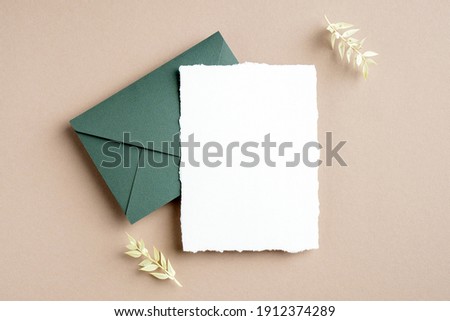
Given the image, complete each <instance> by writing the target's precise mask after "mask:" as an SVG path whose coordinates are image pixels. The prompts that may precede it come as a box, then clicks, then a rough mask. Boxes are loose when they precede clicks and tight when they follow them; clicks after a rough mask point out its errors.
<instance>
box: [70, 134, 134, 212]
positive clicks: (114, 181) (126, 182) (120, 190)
mask: <svg viewBox="0 0 450 321" xmlns="http://www.w3.org/2000/svg"><path fill="white" fill-rule="evenodd" d="M77 135H78V137H79V138H80V140H81V142H82V143H83V145H84V147H85V148H86V151H87V152H88V153H89V156H90V157H91V159H92V161H93V163H94V164H95V167H97V170H98V171H99V172H100V174H101V175H102V177H103V179H104V180H105V182H106V184H107V185H108V187H109V189H110V190H111V193H112V194H113V195H114V197H115V198H116V200H117V202H118V203H119V205H120V207H121V208H122V210H123V211H124V212H125V211H126V209H127V207H128V201H129V199H130V193H131V189H132V186H133V181H134V177H135V175H136V169H137V165H138V159H139V149H137V148H136V147H133V146H130V145H125V144H121V143H117V142H111V141H108V140H105V139H103V138H98V137H95V136H91V135H85V134H82V133H77ZM105 143H108V144H109V147H108V149H109V150H110V152H111V153H115V154H116V155H117V156H120V159H121V160H125V159H126V158H127V159H128V160H127V161H126V162H127V164H123V163H122V164H117V163H114V162H115V160H117V159H119V157H117V158H111V159H108V160H107V159H105V155H104V153H103V152H102V148H103V146H104V144H105ZM104 161H106V162H107V163H104ZM125 165H126V166H125Z"/></svg>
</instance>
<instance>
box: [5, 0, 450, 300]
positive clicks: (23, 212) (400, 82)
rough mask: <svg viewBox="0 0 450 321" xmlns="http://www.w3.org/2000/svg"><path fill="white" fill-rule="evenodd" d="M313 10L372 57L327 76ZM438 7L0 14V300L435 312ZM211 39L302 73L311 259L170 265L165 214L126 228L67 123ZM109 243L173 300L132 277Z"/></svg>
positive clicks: (108, 7) (138, 8)
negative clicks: (298, 304) (307, 85)
mask: <svg viewBox="0 0 450 321" xmlns="http://www.w3.org/2000/svg"><path fill="white" fill-rule="evenodd" d="M324 13H326V14H327V15H328V16H329V18H330V19H332V20H333V21H337V20H343V21H348V22H352V23H354V24H355V25H356V26H358V27H359V28H361V31H360V34H359V35H360V37H362V36H367V37H368V39H367V41H366V44H365V48H366V49H370V50H374V51H377V52H379V53H380V56H379V58H378V59H377V60H378V62H379V65H378V66H375V67H373V68H372V69H371V74H370V77H369V80H368V81H366V82H365V81H364V80H363V79H362V77H361V76H360V75H359V74H357V73H355V72H354V71H353V70H352V69H351V68H349V67H347V66H346V65H345V64H343V63H342V62H340V61H339V59H338V58H337V57H338V56H337V52H333V51H331V50H330V47H329V44H328V35H327V34H326V33H325V32H324V31H323V30H324V27H325V21H324V19H323V14H324ZM449 13H450V3H449V2H448V1H425V0H423V1H408V2H399V1H387V0H383V1H372V2H369V1H356V0H355V1H286V0H283V1H256V0H255V1H240V0H239V1H229V0H227V1H225V0H223V1H189V2H188V1H130V0H129V1H96V2H94V1H40V2H38V1H13V0H11V1H6V0H1V1H0V63H1V66H0V67H1V73H0V106H1V110H0V111H1V114H0V115H1V116H0V117H1V126H0V133H1V137H2V139H1V140H0V147H1V150H2V155H1V160H0V165H1V168H0V175H1V176H0V195H1V202H0V213H1V215H2V216H1V220H0V231H1V233H0V248H1V249H0V260H1V261H0V299H56V300H62V299H75V300H78V299H93V300H97V299H104V300H112V299H115V300H116V299H117V300H122V299H134V300H160V299H161V300H162V299H169V300H178V299H193V300H196V299H204V300H208V299H244V300H246V299H255V300H260V299H262V300H270V299H293V300H304V299H376V300H378V299H439V300H440V299H450V274H449V271H450V193H449V192H450V173H449V159H450V149H449V140H450V129H449V128H450V126H449V123H450V108H449V100H450V91H449V84H450V77H449V70H450V60H449V56H450V55H449V54H450V50H449V49H450V43H449V39H450V29H449V28H448V27H449V22H448V16H449ZM217 30H220V31H221V32H222V34H223V36H224V37H225V39H226V40H227V42H228V44H229V45H230V47H231V48H232V49H233V51H234V53H235V54H236V56H237V57H238V59H239V60H240V61H241V62H244V61H254V62H266V63H272V64H315V65H316V67H317V71H318V105H319V112H320V120H319V131H320V133H319V135H320V139H321V141H323V140H324V137H325V132H326V131H333V133H334V137H335V139H336V140H347V141H348V143H347V145H346V146H345V147H344V149H343V150H342V151H343V153H342V155H343V156H344V158H345V159H346V160H347V162H348V164H349V166H348V167H346V168H344V167H339V166H334V167H328V168H326V167H321V168H320V184H321V185H320V202H321V214H320V249H319V250H315V251H310V252H306V253H302V254H295V255H292V254H285V253H281V252H263V253H226V254H218V253H202V254H184V253H182V251H181V241H180V225H179V201H174V202H173V203H171V204H169V205H167V206H165V207H163V208H161V209H159V210H158V211H156V212H155V213H153V214H152V215H150V216H148V217H146V218H145V219H143V220H142V221H140V222H138V223H137V224H135V225H133V226H131V225H130V224H129V223H128V222H127V220H126V219H125V217H124V215H123V214H122V213H121V211H120V208H119V206H118V205H117V204H116V203H115V201H114V199H113V197H112V196H111V194H110V192H109V191H108V189H107V187H106V185H105V184H104V183H103V181H102V180H101V178H100V176H99V174H98V173H97V172H96V170H95V167H94V166H93V164H92V163H91V162H90V159H89V157H88V155H87V153H86V152H85V151H84V150H83V148H82V146H81V144H80V142H79V141H78V140H77V139H76V136H75V135H74V133H73V132H72V130H71V129H70V128H69V124H68V121H69V120H70V119H71V118H73V117H74V116H76V115H78V114H80V113H81V112H83V111H85V110H87V109H88V108H90V107H91V106H93V105H94V104H96V103H98V102H100V101H102V100H103V99H105V98H107V97H108V96H110V95H111V94H113V93H114V92H116V91H118V90H120V89H121V88H123V87H124V86H126V85H127V84H129V83H130V82H132V81H134V80H136V79H138V78H139V77H141V76H143V75H144V74H146V73H148V72H150V71H151V70H153V69H154V68H156V67H157V66H159V65H160V64H162V63H163V62H165V61H167V60H169V59H171V58H172V57H174V56H175V55H177V54H179V53H180V52H182V51H184V50H186V49H187V48H189V47H190V46H192V45H194V44H195V43H197V42H198V41H200V40H202V39H204V38H205V37H207V36H209V35H210V34H212V33H213V32H215V31H217ZM125 231H128V232H129V233H131V234H133V235H135V236H137V237H142V238H144V239H145V240H146V243H147V244H155V245H157V246H159V247H160V248H161V249H162V250H164V252H165V253H166V254H167V256H168V257H169V258H171V260H172V261H173V264H174V266H175V268H176V269H177V271H178V276H179V280H180V281H181V282H182V283H183V284H184V288H177V287H176V286H175V285H174V284H171V283H168V282H162V281H157V280H154V279H152V278H151V277H149V276H146V275H145V274H143V273H140V272H138V271H137V268H136V265H137V262H136V260H134V259H131V258H128V257H126V256H125V255H123V254H122V250H123V246H124V245H125V243H126V242H127V240H126V237H125V234H124V233H125Z"/></svg>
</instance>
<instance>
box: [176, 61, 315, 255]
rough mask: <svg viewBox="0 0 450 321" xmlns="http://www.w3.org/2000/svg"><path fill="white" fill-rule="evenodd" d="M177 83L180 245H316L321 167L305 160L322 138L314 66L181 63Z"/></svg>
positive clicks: (197, 248)
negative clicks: (311, 144)
mask: <svg viewBox="0 0 450 321" xmlns="http://www.w3.org/2000/svg"><path fill="white" fill-rule="evenodd" d="M180 82H181V85H180V100H181V107H180V108H181V117H180V127H181V135H180V139H181V142H182V143H183V146H182V150H181V162H182V164H181V166H180V180H181V186H182V187H181V195H182V196H181V197H182V198H181V229H182V241H183V250H184V251H188V252H197V251H206V250H211V251H262V250H283V251H288V252H299V251H303V250H308V249H316V248H318V246H319V245H318V217H319V199H318V188H319V183H318V168H317V166H315V167H311V164H309V165H310V166H307V165H306V164H305V163H304V162H303V161H302V159H303V150H302V149H303V147H304V145H305V144H306V143H308V142H317V118H318V112H317V103H316V70H315V67H314V66H309V65H292V66H289V65H283V66H272V65H266V64H255V63H244V64H240V65H233V66H203V65H196V66H181V67H180ZM192 134H193V136H192ZM267 134H270V141H271V143H270V144H271V145H273V144H276V146H273V147H270V146H269V145H270V144H269V143H264V144H263V142H264V140H265V139H266V140H267V139H268V138H267ZM189 137H191V141H194V142H196V145H199V146H196V147H193V146H194V144H192V143H191V144H190V146H191V147H189V146H188V145H187V144H185V143H187V142H188V141H189ZM192 138H193V139H192ZM283 143H285V146H287V147H285V148H280V145H281V144H283ZM286 143H287V144H289V143H292V147H290V148H289V145H286ZM236 144H237V145H236ZM256 144H257V145H256ZM230 146H231V147H230ZM263 146H265V147H263ZM244 147H245V148H244ZM221 148H222V155H220V149H221ZM281 149H283V150H284V153H283V152H282V151H281ZM308 151H309V154H308V158H309V161H314V160H318V159H319V150H318V149H317V147H316V148H309V149H308ZM296 153H298V154H300V162H299V164H294V161H295V154H296ZM213 154H214V155H213ZM213 156H214V157H213ZM257 158H259V163H258V162H257ZM288 162H289V163H290V167H289V166H287V163H288ZM274 164H275V166H274ZM197 165H198V166H197ZM244 166H246V167H244Z"/></svg>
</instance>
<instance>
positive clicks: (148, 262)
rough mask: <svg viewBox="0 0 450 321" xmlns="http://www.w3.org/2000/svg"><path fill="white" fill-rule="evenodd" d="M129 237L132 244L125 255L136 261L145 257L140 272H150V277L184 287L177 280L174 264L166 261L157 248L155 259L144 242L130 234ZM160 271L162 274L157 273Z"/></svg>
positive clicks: (128, 246) (140, 264) (154, 248)
mask: <svg viewBox="0 0 450 321" xmlns="http://www.w3.org/2000/svg"><path fill="white" fill-rule="evenodd" d="M127 236H128V240H129V241H130V243H129V244H128V245H127V249H129V251H128V252H125V254H126V255H129V256H131V257H134V258H136V259H137V258H140V257H145V259H144V260H143V261H142V262H141V263H139V266H140V267H141V268H140V269H139V270H141V271H144V272H148V273H149V274H150V275H152V276H154V277H155V278H157V279H160V280H165V279H170V280H172V281H174V282H175V283H176V284H177V285H178V286H179V287H182V285H181V283H180V282H178V280H177V279H176V278H175V274H176V272H175V270H174V269H173V267H172V264H171V263H170V261H169V260H166V257H165V256H164V254H163V253H162V252H160V251H159V250H158V249H157V248H156V247H153V257H151V255H150V253H149V252H148V250H147V249H146V248H145V244H144V241H143V240H140V241H136V240H135V239H134V238H133V237H132V236H130V235H129V234H128V233H127ZM158 269H159V270H160V271H161V272H155V271H156V270H158Z"/></svg>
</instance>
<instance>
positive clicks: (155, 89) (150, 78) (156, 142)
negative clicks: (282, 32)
mask: <svg viewBox="0 0 450 321" xmlns="http://www.w3.org/2000/svg"><path fill="white" fill-rule="evenodd" d="M235 63H237V60H236V58H235V57H234V55H233V53H232V52H231V50H230V49H229V47H228V45H227V44H226V43H225V40H224V39H223V38H222V36H221V34H220V33H219V32H217V33H215V34H213V35H212V36H210V37H209V38H207V39H205V40H203V41H202V42H200V43H199V44H197V45H195V46H194V47H192V48H190V49H189V50H187V51H185V52H184V53H182V54H181V55H179V56H177V57H176V58H174V59H172V60H170V61H169V62H167V63H166V64H164V65H162V66H161V67H159V68H158V69H156V70H154V71H153V72H151V73H150V74H148V75H146V76H144V77H143V78H141V79H139V80H137V81H136V82H134V83H133V84H131V85H129V86H128V87H126V88H124V89H123V90H121V91H119V92H117V93H116V94H114V95H113V96H111V97H109V98H108V99H106V100H105V101H103V102H101V103H99V104H98V105H96V106H95V107H93V108H91V109H89V110H88V111H86V112H84V113H83V114H81V115H80V116H78V117H76V118H74V119H72V120H71V122H70V123H71V125H72V127H73V128H74V129H75V131H77V132H80V133H85V134H89V135H93V136H97V137H101V138H106V139H109V140H112V141H116V142H122V143H125V144H131V145H135V146H138V147H144V148H146V149H149V150H154V151H159V152H162V153H167V154H171V155H175V156H179V155H180V151H179V147H178V136H176V135H177V134H178V132H179V130H180V128H179V123H178V119H179V116H180V103H179V74H178V69H179V67H180V66H181V65H195V64H204V65H217V64H222V65H225V64H235ZM171 142H175V143H172V144H171Z"/></svg>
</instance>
